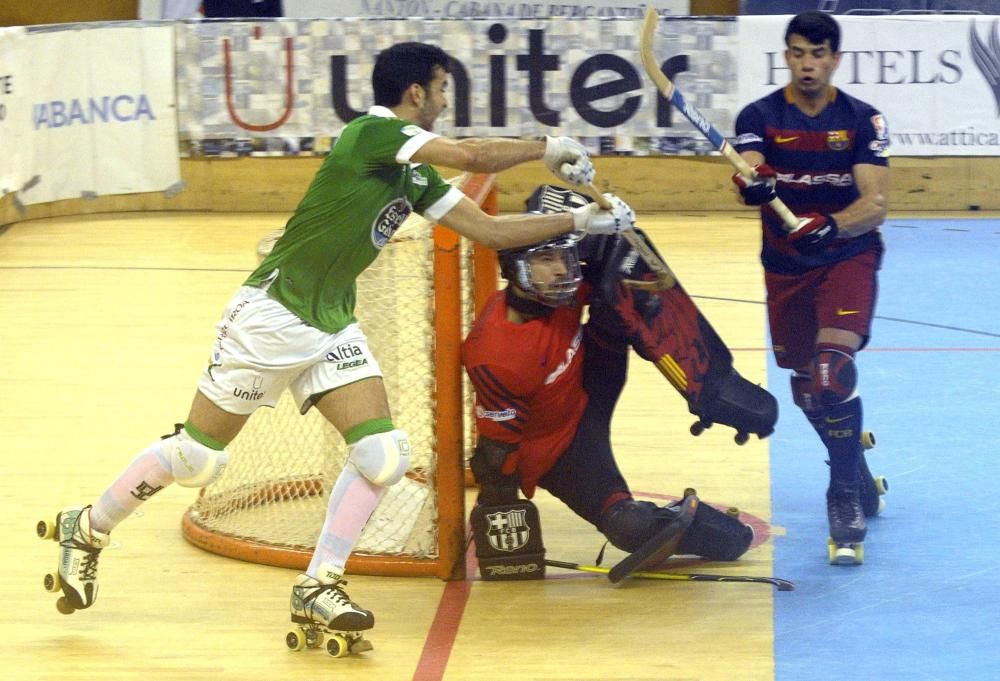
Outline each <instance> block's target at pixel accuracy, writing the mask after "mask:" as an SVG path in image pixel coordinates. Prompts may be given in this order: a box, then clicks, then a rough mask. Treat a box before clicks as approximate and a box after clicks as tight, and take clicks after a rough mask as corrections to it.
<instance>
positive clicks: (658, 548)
mask: <svg viewBox="0 0 1000 681" xmlns="http://www.w3.org/2000/svg"><path fill="white" fill-rule="evenodd" d="M700 506H701V503H700V502H699V501H698V496H697V495H696V494H695V491H694V490H693V489H687V490H685V491H684V498H683V499H682V500H681V501H679V502H675V503H673V504H670V505H668V506H664V507H663V511H664V512H667V511H669V513H670V515H671V519H670V520H668V521H667V522H666V523H663V522H662V520H661V523H660V525H659V528H658V529H657V530H656V532H655V533H654V534H653V535H652V536H651V537H650V538H649V539H647V540H646V541H645V542H644V543H643V544H642V545H641V546H639V547H638V548H637V549H636V550H635V551H632V552H631V553H629V555H627V556H625V558H623V559H622V560H621V561H619V562H618V563H617V564H616V565H615V566H614V567H613V568H611V570H610V571H609V572H608V579H609V580H610V581H611V583H612V584H617V583H618V582H620V581H621V580H623V579H625V578H626V577H628V576H629V575H630V574H632V573H633V572H639V571H641V570H646V569H650V568H655V567H656V566H658V565H659V564H660V563H662V562H663V561H665V560H666V559H667V558H669V557H670V556H672V555H673V554H674V553H677V551H678V548H679V546H680V544H681V542H682V541H683V540H684V536H685V534H687V532H688V530H689V528H690V527H691V523H692V522H693V521H694V517H695V514H696V513H697V509H698V508H699V507H700Z"/></svg>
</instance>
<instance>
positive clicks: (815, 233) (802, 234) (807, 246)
mask: <svg viewBox="0 0 1000 681" xmlns="http://www.w3.org/2000/svg"><path fill="white" fill-rule="evenodd" d="M799 220H800V224H799V227H798V229H796V230H795V231H794V232H789V234H788V237H786V238H787V239H788V241H789V242H790V243H791V244H792V245H793V246H795V248H796V250H798V252H799V253H801V254H802V255H814V254H816V253H819V252H820V251H822V250H823V249H825V248H826V247H827V246H829V245H830V244H831V243H833V240H834V239H836V238H837V235H838V234H839V233H840V228H839V227H837V221H836V220H834V219H833V216H832V215H821V214H819V213H809V214H808V215H800V216H799Z"/></svg>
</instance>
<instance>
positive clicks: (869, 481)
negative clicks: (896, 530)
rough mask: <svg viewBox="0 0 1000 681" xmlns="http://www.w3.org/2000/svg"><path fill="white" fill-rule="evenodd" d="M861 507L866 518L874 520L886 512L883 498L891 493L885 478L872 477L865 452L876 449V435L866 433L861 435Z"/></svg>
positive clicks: (879, 476) (880, 476)
mask: <svg viewBox="0 0 1000 681" xmlns="http://www.w3.org/2000/svg"><path fill="white" fill-rule="evenodd" d="M861 447H862V448H863V449H862V452H861V458H860V466H861V506H862V508H864V511H865V517H866V518H873V517H875V516H877V515H878V514H879V513H881V512H882V511H884V510H885V500H884V499H883V498H882V495H884V494H885V493H886V492H888V491H889V481H888V480H886V479H885V476H882V475H878V476H874V475H872V472H871V471H870V470H869V469H868V462H867V461H865V451H864V450H868V449H874V448H875V433H872V432H871V431H868V430H866V431H864V432H862V433H861Z"/></svg>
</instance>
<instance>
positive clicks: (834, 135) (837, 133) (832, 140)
mask: <svg viewBox="0 0 1000 681" xmlns="http://www.w3.org/2000/svg"><path fill="white" fill-rule="evenodd" d="M849 142H850V140H849V138H848V137H847V131H846V130H830V131H828V132H827V133H826V146H828V147H830V148H831V149H833V150H834V151H843V150H844V149H846V148H847V145H848V143H849Z"/></svg>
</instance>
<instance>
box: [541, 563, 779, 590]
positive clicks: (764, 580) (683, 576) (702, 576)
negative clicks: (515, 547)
mask: <svg viewBox="0 0 1000 681" xmlns="http://www.w3.org/2000/svg"><path fill="white" fill-rule="evenodd" d="M545 564H546V565H547V566H549V567H554V568H562V569H564V570H576V571H578V572H590V573H593V574H597V575H606V574H608V573H609V572H611V568H606V567H600V566H598V565H581V564H580V563H569V562H566V561H562V560H550V559H548V558H546V559H545ZM629 577H635V578H638V579H661V580H668V581H675V582H748V583H753V584H770V585H771V586H774V587H776V588H777V589H778V591H794V590H795V583H794V582H790V581H788V580H787V579H781V578H780V577H752V576H747V575H713V574H706V573H701V572H661V571H659V570H644V571H641V572H633V573H632V574H630V575H629Z"/></svg>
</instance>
